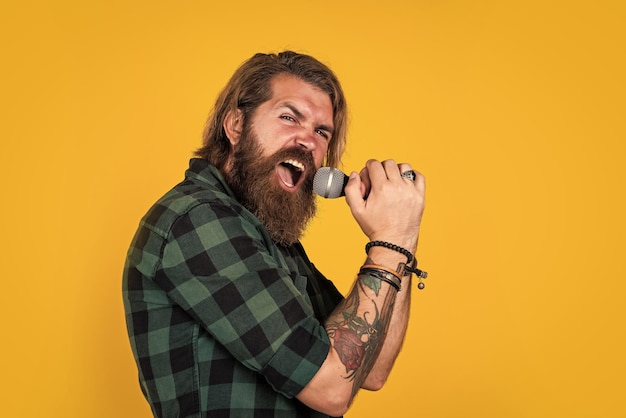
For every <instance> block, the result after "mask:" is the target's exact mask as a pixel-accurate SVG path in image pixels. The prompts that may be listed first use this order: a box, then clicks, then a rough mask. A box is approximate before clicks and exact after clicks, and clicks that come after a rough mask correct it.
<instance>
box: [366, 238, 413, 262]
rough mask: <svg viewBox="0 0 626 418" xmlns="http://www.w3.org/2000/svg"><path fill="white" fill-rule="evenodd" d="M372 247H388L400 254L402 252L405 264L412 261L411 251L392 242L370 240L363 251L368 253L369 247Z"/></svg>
mask: <svg viewBox="0 0 626 418" xmlns="http://www.w3.org/2000/svg"><path fill="white" fill-rule="evenodd" d="M372 247H385V248H389V249H390V250H394V251H396V252H399V253H400V254H403V255H404V256H405V257H406V263H407V264H411V262H412V261H413V254H412V253H411V251H409V250H407V249H406V248H402V247H400V246H399V245H396V244H392V243H390V242H386V241H370V242H368V243H367V244H365V253H366V254H367V253H369V252H370V248H372Z"/></svg>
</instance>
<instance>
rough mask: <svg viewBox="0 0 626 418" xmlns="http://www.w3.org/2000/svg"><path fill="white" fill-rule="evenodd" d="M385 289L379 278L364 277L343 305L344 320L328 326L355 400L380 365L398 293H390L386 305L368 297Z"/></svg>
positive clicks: (359, 280) (385, 299) (387, 294)
mask: <svg viewBox="0 0 626 418" xmlns="http://www.w3.org/2000/svg"><path fill="white" fill-rule="evenodd" d="M381 285H382V284H381V281H380V280H378V279H376V278H373V277H371V276H368V275H360V276H359V278H358V279H357V281H356V283H355V286H354V289H352V291H351V292H350V294H349V295H348V297H347V298H346V299H345V301H344V303H343V306H342V308H343V312H342V314H343V315H342V318H339V319H338V320H336V321H333V322H331V323H328V324H327V330H328V335H329V336H330V338H332V339H333V341H334V348H335V351H336V352H337V354H338V356H339V359H340V360H341V362H342V363H343V365H344V366H345V368H346V375H345V378H346V379H348V380H351V381H353V386H352V397H354V395H355V394H356V392H357V391H358V389H359V388H360V387H361V384H362V383H363V381H364V380H365V378H366V377H367V374H368V373H369V372H370V370H371V369H372V367H373V365H374V363H375V362H376V359H377V358H378V354H379V353H380V350H381V348H382V345H383V342H384V340H385V335H386V334H387V327H388V325H389V322H390V320H391V313H392V311H393V305H394V301H395V297H396V292H395V291H394V290H393V289H392V290H390V291H388V292H387V293H386V296H385V298H384V300H383V302H382V304H380V303H376V301H375V300H373V299H370V298H369V297H368V296H367V295H368V293H369V294H372V293H373V294H374V295H375V296H378V294H379V293H380V289H381ZM368 302H369V303H368ZM366 303H367V304H368V305H369V307H367V308H366V309H365V310H364V309H363V307H362V306H361V305H363V304H366ZM379 305H380V306H379ZM359 308H360V309H359ZM359 310H360V312H359Z"/></svg>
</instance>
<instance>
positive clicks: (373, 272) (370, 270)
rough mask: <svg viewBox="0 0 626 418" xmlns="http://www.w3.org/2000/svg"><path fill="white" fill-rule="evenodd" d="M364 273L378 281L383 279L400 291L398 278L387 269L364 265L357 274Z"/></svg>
mask: <svg viewBox="0 0 626 418" xmlns="http://www.w3.org/2000/svg"><path fill="white" fill-rule="evenodd" d="M363 274H366V275H368V276H371V277H374V278H376V279H378V280H380V281H383V282H385V283H387V284H389V285H390V286H391V287H393V288H394V289H396V291H400V280H399V279H398V276H397V275H396V274H393V273H391V272H390V271H388V270H386V269H385V270H383V269H380V268H376V267H365V266H363V267H362V268H361V270H360V271H359V275H363Z"/></svg>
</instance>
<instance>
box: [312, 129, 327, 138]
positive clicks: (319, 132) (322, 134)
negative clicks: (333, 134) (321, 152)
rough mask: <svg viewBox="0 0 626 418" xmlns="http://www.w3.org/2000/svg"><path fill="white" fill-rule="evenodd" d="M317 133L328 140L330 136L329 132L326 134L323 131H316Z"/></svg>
mask: <svg viewBox="0 0 626 418" xmlns="http://www.w3.org/2000/svg"><path fill="white" fill-rule="evenodd" d="M315 133H316V134H318V135H319V136H321V137H322V138H324V139H328V138H329V136H330V135H328V132H326V131H325V130H323V129H316V130H315Z"/></svg>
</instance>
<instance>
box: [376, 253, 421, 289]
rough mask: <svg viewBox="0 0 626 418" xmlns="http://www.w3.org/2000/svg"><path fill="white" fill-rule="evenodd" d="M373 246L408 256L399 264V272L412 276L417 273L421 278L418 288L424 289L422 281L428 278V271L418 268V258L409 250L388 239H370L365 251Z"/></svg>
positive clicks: (401, 274) (402, 274)
mask: <svg viewBox="0 0 626 418" xmlns="http://www.w3.org/2000/svg"><path fill="white" fill-rule="evenodd" d="M372 247H385V248H389V249H390V250H393V251H396V252H399V253H400V254H402V255H404V256H405V257H406V263H400V264H398V273H399V274H400V276H410V275H411V274H412V273H415V275H416V276H417V278H418V279H419V283H418V284H417V288H418V289H420V290H422V289H423V288H424V287H425V285H424V283H422V279H425V278H427V277H428V273H427V272H425V271H423V270H420V269H418V268H417V259H416V258H415V257H414V256H413V254H412V253H411V252H410V251H409V250H407V249H406V248H402V247H400V246H399V245H395V244H392V243H390V242H386V241H370V242H368V243H367V244H365V253H366V254H367V253H369V251H370V248H372ZM410 264H411V265H410ZM407 272H408V274H407Z"/></svg>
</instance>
